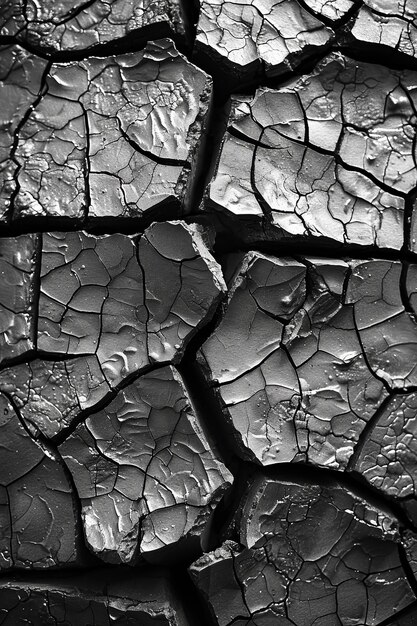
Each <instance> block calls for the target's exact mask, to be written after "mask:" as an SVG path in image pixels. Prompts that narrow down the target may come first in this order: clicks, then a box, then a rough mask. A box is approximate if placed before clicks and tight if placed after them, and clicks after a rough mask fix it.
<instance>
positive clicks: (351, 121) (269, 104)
mask: <svg viewBox="0 0 417 626" xmlns="http://www.w3.org/2000/svg"><path fill="white" fill-rule="evenodd" d="M416 78H417V74H416V73H414V72H408V71H404V72H400V71H397V70H389V69H387V68H385V67H383V66H375V65H371V64H366V63H358V62H355V61H353V60H350V59H348V58H346V57H343V56H341V55H338V54H333V55H331V56H329V57H327V58H326V59H325V60H324V61H322V62H321V63H319V64H318V65H317V66H316V68H315V69H314V71H313V72H312V73H311V74H310V75H308V76H303V77H301V78H296V79H294V80H292V81H290V82H289V83H287V84H286V85H285V87H281V88H280V89H278V90H272V89H261V90H258V91H257V93H256V95H255V97H254V99H253V100H249V101H248V100H247V98H246V99H244V100H240V101H239V100H235V101H234V103H233V106H232V112H231V115H230V119H229V127H228V130H227V132H226V135H225V137H224V140H223V145H222V148H221V152H220V156H219V161H218V164H217V168H216V172H215V175H214V177H213V180H212V182H211V184H210V187H209V191H208V193H207V199H206V207H207V208H208V209H209V210H216V211H219V212H221V213H222V214H226V215H229V216H230V217H233V218H235V219H236V218H240V219H241V220H242V222H243V223H241V227H242V228H245V223H246V222H247V223H248V225H249V226H248V227H249V229H251V228H257V229H258V231H259V234H258V237H260V238H267V237H270V238H271V237H272V238H275V239H280V240H282V239H287V238H289V237H290V236H291V237H294V238H299V239H310V238H316V237H320V238H323V239H326V240H331V241H334V242H337V243H345V244H357V245H365V246H371V245H375V246H378V247H380V248H394V249H396V250H399V249H400V248H401V247H402V245H403V221H404V203H405V196H406V195H407V194H408V193H409V192H411V191H412V190H414V188H415V187H416V183H417V178H416V169H415V149H414V141H415V127H414V119H415V98H416V96H415V87H414V86H415V83H416ZM232 155H236V156H235V157H234V158H233V156H232ZM236 228H237V227H236ZM265 233H266V235H265Z"/></svg>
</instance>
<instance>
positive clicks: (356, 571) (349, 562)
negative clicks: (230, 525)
mask: <svg viewBox="0 0 417 626" xmlns="http://www.w3.org/2000/svg"><path fill="white" fill-rule="evenodd" d="M398 541H399V537H398V533H397V530H396V522H395V519H393V518H392V517H391V516H390V515H389V514H388V513H386V512H385V511H383V510H379V509H378V508H376V507H374V506H371V505H370V504H368V503H366V502H364V501H363V500H362V499H361V498H359V497H358V496H356V495H355V494H353V493H351V492H349V491H348V490H346V489H345V488H343V487H341V486H339V485H337V484H335V485H331V486H323V485H314V484H297V483H291V482H283V481H276V480H272V479H268V478H258V479H256V480H255V481H254V483H253V484H252V486H251V488H250V490H249V493H248V496H247V498H246V501H245V502H244V504H243V506H242V510H241V512H240V523H239V542H240V543H239V544H236V543H232V542H227V543H225V544H224V545H223V546H222V547H221V548H219V549H218V550H216V551H214V552H212V553H210V554H206V555H204V556H203V557H201V559H199V560H198V561H196V562H195V563H193V565H192V566H191V568H190V573H191V576H192V577H193V579H194V581H195V584H196V586H197V588H198V589H199V590H200V591H201V593H202V595H203V598H204V599H205V601H206V602H207V603H208V604H209V606H210V609H211V611H212V614H213V619H214V622H215V623H217V624H219V625H220V626H226V625H228V624H236V623H238V624H246V623H251V622H250V621H248V620H250V619H251V618H252V620H253V621H252V623H258V620H259V623H260V624H280V625H281V624H282V625H285V626H287V625H288V626H292V625H297V626H298V625H300V624H302V625H303V626H312V625H313V624H323V626H324V625H329V626H330V625H332V626H333V625H340V624H364V625H368V624H369V625H375V626H376V625H377V624H380V623H382V622H383V620H384V619H386V618H387V617H389V616H390V615H392V612H393V611H398V610H401V609H403V608H404V607H406V606H407V605H408V604H410V603H411V602H412V599H413V593H412V591H411V589H410V587H409V584H408V582H407V580H406V576H405V574H404V571H403V568H402V565H401V562H400V557H399V551H398Z"/></svg>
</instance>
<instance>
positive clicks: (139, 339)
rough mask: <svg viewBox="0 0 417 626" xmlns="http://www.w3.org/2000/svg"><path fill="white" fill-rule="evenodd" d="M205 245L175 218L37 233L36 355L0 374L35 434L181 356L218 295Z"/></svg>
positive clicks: (52, 432) (51, 433)
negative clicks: (130, 227) (91, 230)
mask: <svg viewBox="0 0 417 626" xmlns="http://www.w3.org/2000/svg"><path fill="white" fill-rule="evenodd" d="M205 239H206V233H205V231H204V229H200V228H199V227H197V226H195V225H186V224H184V223H182V222H169V223H165V224H154V225H152V226H150V227H149V228H148V229H147V230H146V231H145V234H144V235H142V236H140V237H138V238H136V237H130V236H127V235H118V234H114V235H107V236H106V235H105V236H93V235H88V234H86V233H83V232H73V233H53V234H48V233H44V234H43V235H42V236H41V240H42V255H41V268H40V285H38V291H37V293H35V294H33V298H34V300H35V304H34V303H33V302H30V303H28V311H29V310H33V307H34V306H35V308H36V310H37V318H38V321H37V333H36V339H35V342H36V345H35V354H31V355H30V356H31V358H30V360H29V362H28V363H23V364H22V363H20V364H17V365H15V366H11V367H10V368H7V369H4V370H3V371H1V372H0V388H1V389H2V390H4V391H6V392H7V393H9V394H10V396H11V397H12V399H13V401H14V402H15V403H16V406H17V407H18V409H19V410H20V412H21V415H22V418H23V419H24V421H25V423H26V425H27V427H28V428H29V429H31V431H32V432H33V433H34V434H36V433H37V432H41V433H42V434H43V435H44V436H46V437H55V436H56V435H57V434H58V433H60V432H61V431H62V430H63V429H66V428H68V427H69V426H70V425H71V423H72V421H73V420H74V419H76V417H77V416H79V414H80V413H81V412H82V411H84V410H87V409H89V410H90V409H92V408H93V407H94V406H95V405H96V404H97V403H98V402H99V401H101V400H103V399H104V398H105V397H106V396H107V397H111V395H112V394H114V393H115V391H116V390H117V389H118V386H119V385H120V384H122V383H123V381H125V380H126V379H127V378H128V377H129V376H134V375H138V374H139V373H141V372H144V371H147V370H149V369H150V368H151V367H152V366H153V365H155V364H161V363H176V362H178V361H179V360H180V359H181V357H182V355H183V352H184V350H185V348H186V346H187V344H188V342H189V341H190V340H191V338H192V337H193V336H194V335H195V333H196V332H197V331H198V329H199V328H200V327H201V326H202V325H204V323H206V322H207V321H209V320H210V319H211V317H212V315H213V314H214V311H215V309H216V307H217V305H218V303H219V301H220V299H221V298H222V296H223V293H224V290H225V286H224V282H223V277H222V273H221V269H220V266H219V265H218V264H217V263H216V262H215V260H214V259H213V257H212V256H211V254H210V252H209V250H208V248H207V245H206V241H205ZM4 241H7V240H4ZM207 242H208V241H207ZM29 307H30V308H29ZM7 332H8V329H6V330H5V331H4V334H5V336H6V338H7ZM34 356H35V357H37V358H35V359H33V357H34ZM45 359H46V360H45Z"/></svg>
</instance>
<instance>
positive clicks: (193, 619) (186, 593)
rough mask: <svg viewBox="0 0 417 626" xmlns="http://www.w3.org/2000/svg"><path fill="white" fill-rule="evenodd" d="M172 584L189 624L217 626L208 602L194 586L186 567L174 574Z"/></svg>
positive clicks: (191, 625) (192, 625)
mask: <svg viewBox="0 0 417 626" xmlns="http://www.w3.org/2000/svg"><path fill="white" fill-rule="evenodd" d="M171 580H172V585H173V588H174V591H175V592H176V596H177V598H178V599H179V601H180V602H181V604H182V607H183V609H184V612H185V616H186V618H187V619H188V622H189V625H190V626H194V624H195V625H196V626H197V624H198V626H215V625H214V622H213V620H212V619H211V615H210V612H209V610H208V607H207V604H206V603H205V602H204V600H203V599H202V597H201V595H200V593H199V592H198V591H197V589H196V588H195V587H194V585H193V583H192V581H191V578H190V576H189V574H188V572H187V570H186V569H182V568H181V569H178V570H176V571H175V572H174V573H173V574H172V576H171Z"/></svg>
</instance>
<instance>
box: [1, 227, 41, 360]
mask: <svg viewBox="0 0 417 626" xmlns="http://www.w3.org/2000/svg"><path fill="white" fill-rule="evenodd" d="M38 240H39V237H38V236H37V235H21V236H20V237H13V238H9V239H0V279H1V291H0V364H1V363H4V362H5V361H10V360H11V359H13V358H15V357H18V356H20V355H21V354H23V353H25V352H27V351H28V350H30V349H32V348H33V347H34V345H35V317H36V312H35V311H34V292H35V290H36V284H35V283H36V276H35V271H36V265H37V264H38V263H37V262H38Z"/></svg>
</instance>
